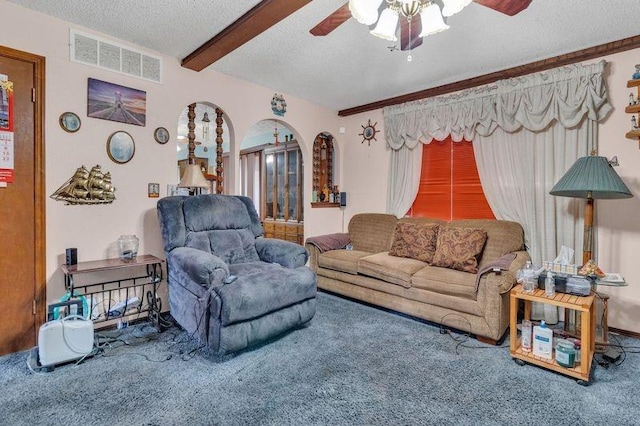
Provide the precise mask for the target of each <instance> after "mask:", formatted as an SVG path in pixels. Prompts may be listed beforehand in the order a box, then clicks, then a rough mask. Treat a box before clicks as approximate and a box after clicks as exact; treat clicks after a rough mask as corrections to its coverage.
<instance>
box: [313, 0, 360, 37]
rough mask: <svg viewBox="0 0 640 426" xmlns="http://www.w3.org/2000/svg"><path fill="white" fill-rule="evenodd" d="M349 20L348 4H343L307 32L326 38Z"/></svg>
mask: <svg viewBox="0 0 640 426" xmlns="http://www.w3.org/2000/svg"><path fill="white" fill-rule="evenodd" d="M349 18H351V11H350V10H349V3H345V4H343V5H342V6H340V7H339V8H338V9H337V10H336V11H335V12H333V13H332V14H331V15H329V16H327V17H326V18H324V19H323V20H322V22H320V23H319V24H318V25H316V26H315V27H313V28H311V30H309V32H310V33H311V34H313V35H314V36H326V35H327V34H329V33H330V32H331V31H333V30H335V29H336V28H338V27H339V26H340V25H342V24H344V23H345V22H346V21H347V19H349Z"/></svg>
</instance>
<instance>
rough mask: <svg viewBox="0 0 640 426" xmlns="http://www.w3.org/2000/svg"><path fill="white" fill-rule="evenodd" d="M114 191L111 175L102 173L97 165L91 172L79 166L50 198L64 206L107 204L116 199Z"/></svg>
mask: <svg viewBox="0 0 640 426" xmlns="http://www.w3.org/2000/svg"><path fill="white" fill-rule="evenodd" d="M115 191H116V189H115V188H114V187H113V184H112V183H111V173H109V172H107V173H102V168H101V167H100V166H99V165H96V166H93V167H92V168H91V171H89V170H87V169H86V167H84V166H81V167H78V169H77V170H76V172H75V173H74V174H73V176H71V178H69V180H67V181H66V182H65V183H64V185H62V186H61V187H60V188H58V190H56V192H54V193H53V194H52V195H51V198H53V199H54V200H56V201H64V202H65V203H66V204H108V203H112V202H113V200H115V199H116V196H115Z"/></svg>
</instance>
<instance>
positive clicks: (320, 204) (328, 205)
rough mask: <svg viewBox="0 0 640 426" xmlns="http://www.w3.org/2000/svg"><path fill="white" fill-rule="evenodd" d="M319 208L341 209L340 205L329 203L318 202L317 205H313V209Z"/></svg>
mask: <svg viewBox="0 0 640 426" xmlns="http://www.w3.org/2000/svg"><path fill="white" fill-rule="evenodd" d="M319 207H340V203H329V202H325V201H318V202H316V203H311V208H314V209H317V208H319Z"/></svg>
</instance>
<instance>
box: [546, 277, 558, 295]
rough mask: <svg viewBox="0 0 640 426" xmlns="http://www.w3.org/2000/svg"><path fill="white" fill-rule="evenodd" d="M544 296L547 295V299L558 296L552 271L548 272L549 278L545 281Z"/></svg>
mask: <svg viewBox="0 0 640 426" xmlns="http://www.w3.org/2000/svg"><path fill="white" fill-rule="evenodd" d="M544 294H546V295H547V297H553V296H555V295H556V280H555V278H553V274H552V273H551V271H547V278H545V280H544Z"/></svg>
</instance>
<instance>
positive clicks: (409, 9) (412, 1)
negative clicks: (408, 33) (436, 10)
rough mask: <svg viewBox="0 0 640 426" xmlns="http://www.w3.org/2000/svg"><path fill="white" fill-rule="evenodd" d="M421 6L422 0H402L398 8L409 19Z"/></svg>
mask: <svg viewBox="0 0 640 426" xmlns="http://www.w3.org/2000/svg"><path fill="white" fill-rule="evenodd" d="M421 7H422V2H421V1H419V0H402V4H401V5H400V10H401V11H402V14H403V15H404V16H405V17H407V18H409V19H410V18H412V17H414V16H416V15H417V14H418V12H420V8H421Z"/></svg>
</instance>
